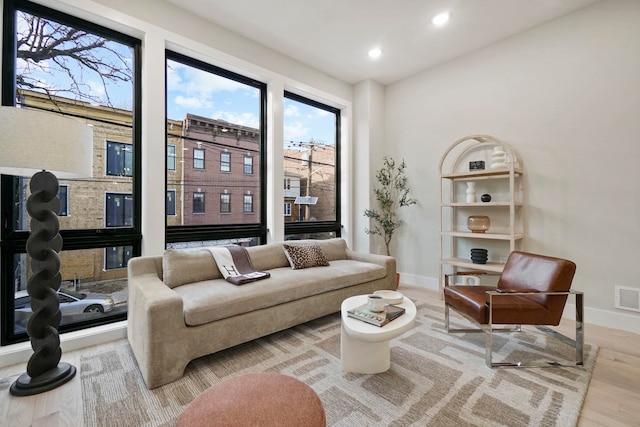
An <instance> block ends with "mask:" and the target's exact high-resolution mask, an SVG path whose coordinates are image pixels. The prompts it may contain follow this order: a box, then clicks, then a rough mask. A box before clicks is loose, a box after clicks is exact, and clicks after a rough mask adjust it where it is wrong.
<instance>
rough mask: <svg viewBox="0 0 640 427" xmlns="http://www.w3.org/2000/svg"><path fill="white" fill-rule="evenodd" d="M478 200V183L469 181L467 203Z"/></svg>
mask: <svg viewBox="0 0 640 427" xmlns="http://www.w3.org/2000/svg"><path fill="white" fill-rule="evenodd" d="M475 202H476V183H475V182H473V181H469V182H467V203H475Z"/></svg>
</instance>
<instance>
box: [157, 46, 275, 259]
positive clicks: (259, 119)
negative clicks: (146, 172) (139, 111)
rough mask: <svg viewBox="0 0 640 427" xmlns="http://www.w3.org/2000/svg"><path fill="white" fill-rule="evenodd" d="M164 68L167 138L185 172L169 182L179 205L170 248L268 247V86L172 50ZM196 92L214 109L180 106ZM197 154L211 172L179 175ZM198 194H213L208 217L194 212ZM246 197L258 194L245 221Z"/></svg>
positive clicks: (189, 171)
mask: <svg viewBox="0 0 640 427" xmlns="http://www.w3.org/2000/svg"><path fill="white" fill-rule="evenodd" d="M165 64H166V68H165V75H166V97H165V98H166V100H167V105H166V138H167V144H171V145H175V146H176V152H177V157H178V160H177V163H178V164H177V165H176V166H177V168H178V169H181V174H179V175H181V176H176V175H178V174H167V178H166V189H167V190H168V189H172V190H173V189H175V190H176V202H177V205H176V210H177V215H176V216H175V217H167V218H168V220H167V228H166V242H167V246H168V247H173V244H177V245H179V246H180V247H184V246H185V245H193V246H197V245H198V244H199V242H201V241H202V239H207V240H209V239H210V240H212V241H218V240H229V239H230V238H232V239H238V240H237V241H238V242H240V241H243V242H244V241H247V242H248V241H251V242H259V243H265V242H266V222H267V211H266V203H265V200H266V187H267V181H266V175H267V172H266V168H265V166H266V158H265V156H264V155H263V154H264V153H265V148H266V135H265V129H266V127H265V121H266V119H267V114H266V108H265V107H266V105H267V92H266V85H265V84H264V83H261V82H259V81H256V80H255V79H253V78H248V77H245V76H242V75H240V74H237V73H235V72H232V71H229V70H225V69H223V68H220V67H216V66H214V65H212V64H209V63H206V62H203V61H200V60H197V59H194V58H190V57H188V56H185V55H183V54H179V53H176V52H172V51H168V50H167V51H166V62H165ZM196 92H197V93H198V94H199V96H201V97H202V98H203V99H204V98H206V99H207V100H208V101H210V102H203V103H184V102H181V100H184V99H188V98H190V97H191V96H193V93H196ZM221 106H224V108H221ZM176 123H178V124H181V125H178V126H176ZM172 124H173V127H172ZM195 148H198V149H204V150H205V151H206V156H207V157H206V159H204V162H201V163H202V166H203V167H204V168H205V170H202V169H195V168H194V167H191V165H189V167H185V168H180V164H179V163H180V160H181V159H180V156H181V153H182V152H185V153H188V154H186V156H187V158H190V157H191V151H192V150H193V149H195ZM245 157H246V159H245ZM188 161H190V160H188ZM205 162H206V163H205ZM194 192H204V193H207V194H209V196H208V200H207V204H208V206H207V208H206V214H194V213H193V212H194V211H193V203H194V200H193V198H192V197H191V195H192V194H193V193H194ZM223 193H224V194H227V196H222V197H221V196H220V194H223ZM245 194H251V195H253V206H252V213H251V214H246V215H245V214H243V209H244V208H243V201H244V195H245ZM212 197H213V198H212ZM227 198H228V199H227ZM231 201H233V203H234V205H233V206H231ZM196 203H197V202H196ZM203 213H204V212H203ZM196 227H197V228H196ZM231 236H232V237H231ZM243 239H246V240H243Z"/></svg>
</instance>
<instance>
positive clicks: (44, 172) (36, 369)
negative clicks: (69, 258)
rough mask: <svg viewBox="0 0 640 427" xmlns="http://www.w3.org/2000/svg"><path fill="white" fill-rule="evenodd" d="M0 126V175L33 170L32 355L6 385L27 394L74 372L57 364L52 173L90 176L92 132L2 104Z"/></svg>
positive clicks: (57, 244)
mask: <svg viewBox="0 0 640 427" xmlns="http://www.w3.org/2000/svg"><path fill="white" fill-rule="evenodd" d="M0 129H1V130H2V146H3V151H2V157H0V173H3V174H6V175H14V176H30V175H32V174H34V173H35V174H34V175H33V177H32V178H31V182H30V184H29V189H30V192H31V194H30V196H29V198H28V200H27V212H28V213H29V216H30V217H31V221H30V230H31V231H30V234H29V238H28V240H27V245H26V250H27V254H28V255H29V258H30V260H29V262H30V264H31V270H32V274H31V277H29V280H28V282H27V292H28V294H29V297H30V301H31V308H32V311H33V314H32V315H31V317H30V318H29V323H28V325H27V334H28V335H29V338H30V341H31V347H32V348H33V355H32V356H31V358H30V359H29V361H28V362H27V372H26V373H24V374H22V375H20V376H19V377H18V379H16V381H15V382H14V383H13V384H12V385H11V388H10V393H11V394H13V395H14V396H31V395H34V394H38V393H43V392H45V391H48V390H52V389H54V388H56V387H58V386H61V385H62V384H65V383H66V382H68V381H69V380H71V379H72V378H73V377H74V376H75V374H76V368H75V367H74V366H72V365H70V364H69V363H60V358H61V357H62V350H61V348H60V336H59V334H58V326H60V319H61V314H60V301H59V300H58V296H57V295H56V291H58V289H60V284H61V281H62V278H61V275H60V257H59V255H58V252H60V250H61V249H62V237H61V236H60V233H59V230H60V224H59V222H58V215H57V214H58V212H59V211H60V200H59V199H58V178H57V177H56V175H58V176H59V177H61V178H83V177H89V176H91V169H92V166H91V164H92V156H93V130H92V128H91V127H89V126H88V125H86V124H84V123H82V122H80V121H78V120H75V119H71V118H68V117H64V116H62V115H59V114H52V113H45V112H42V111H37V110H31V109H28V108H16V107H8V106H7V107H0ZM54 173H55V174H56V175H54ZM14 291H15V289H12V290H11V292H14Z"/></svg>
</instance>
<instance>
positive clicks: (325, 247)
mask: <svg viewBox="0 0 640 427" xmlns="http://www.w3.org/2000/svg"><path fill="white" fill-rule="evenodd" d="M285 243H287V244H289V243H291V244H300V243H305V241H295V242H285ZM317 243H318V244H319V245H320V247H321V249H322V252H323V253H324V255H325V256H326V258H327V260H328V261H329V264H330V265H329V266H325V267H311V268H305V269H295V270H294V269H292V268H291V267H290V266H289V261H288V260H287V257H286V256H285V253H284V250H283V243H270V244H267V245H262V246H254V247H249V248H247V251H248V253H249V256H250V258H251V262H252V264H253V266H254V267H255V269H257V270H261V271H268V272H269V273H270V274H271V277H270V278H268V279H265V280H259V281H256V282H252V283H247V284H244V285H241V286H236V285H233V284H231V283H229V282H227V281H225V280H224V279H223V278H222V276H221V275H220V272H219V271H218V268H217V266H216V264H215V262H214V260H213V257H212V255H211V253H210V252H209V251H207V250H206V249H202V250H196V251H193V250H191V251H185V250H167V251H165V253H164V255H163V256H152V257H139V258H134V259H132V260H131V261H130V262H129V267H128V275H129V315H128V331H127V332H128V339H129V343H130V344H131V347H132V349H133V353H134V355H135V357H136V359H137V361H138V366H139V368H140V371H141V372H142V376H143V377H144V380H145V382H146V384H147V387H148V388H154V387H158V386H161V385H163V384H167V383H170V382H172V381H175V380H177V379H179V378H181V377H182V375H183V374H184V370H185V368H186V366H187V364H188V363H189V361H191V360H193V359H196V358H198V357H201V356H205V355H207V354H211V353H214V352H217V351H220V350H223V349H226V348H229V347H232V346H235V345H238V344H241V343H244V342H247V341H250V340H253V339H256V338H259V337H263V336H265V335H268V334H271V333H274V332H277V331H281V330H283V329H287V328H290V327H292V326H295V325H298V324H300V323H304V322H307V321H309V320H313V319H316V318H318V317H322V316H325V315H327V314H330V313H335V312H338V311H340V304H341V303H342V301H343V300H344V299H345V298H348V297H350V296H353V295H359V294H367V293H371V292H373V291H375V290H378V289H394V288H395V275H396V274H395V273H396V262H395V258H392V257H388V256H382V255H374V254H368V253H358V252H353V251H351V250H349V249H348V248H347V245H346V242H345V241H344V240H343V239H330V240H321V241H317Z"/></svg>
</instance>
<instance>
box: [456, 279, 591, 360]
mask: <svg viewBox="0 0 640 427" xmlns="http://www.w3.org/2000/svg"><path fill="white" fill-rule="evenodd" d="M486 294H487V302H488V304H489V323H487V324H486V325H481V324H478V322H477V321H476V320H474V319H472V318H471V317H469V316H467V315H465V314H464V313H460V312H458V311H457V310H455V308H454V307H451V306H450V305H449V304H446V303H445V309H444V327H445V330H446V332H447V333H451V332H453V333H460V332H462V333H469V332H471V333H474V332H484V333H485V334H486V335H485V337H486V341H485V352H486V353H485V361H486V363H487V366H488V367H490V368H508V367H510V368H551V367H558V366H566V367H575V366H582V365H583V364H584V325H583V322H584V318H583V316H584V293H583V292H581V291H573V290H571V291H567V292H536V293H535V294H536V295H567V296H568V295H574V296H575V300H576V335H575V340H573V339H571V338H569V337H567V336H565V335H563V334H561V333H559V332H557V331H554V330H552V329H549V328H538V329H539V330H540V331H541V332H544V333H546V334H547V335H550V336H552V337H554V338H556V339H561V340H563V341H568V342H570V343H572V346H573V347H575V349H576V360H575V362H569V361H548V362H539V363H528V364H524V363H522V362H493V333H494V332H520V331H521V325H514V326H513V327H505V328H494V327H493V311H492V310H491V307H492V306H493V298H495V297H499V298H508V297H509V296H514V295H531V294H532V293H531V292H509V293H501V292H497V291H486ZM450 308H451V309H453V310H454V311H456V312H457V313H458V314H460V315H461V316H462V317H464V318H466V319H467V320H469V321H471V322H472V323H475V324H477V325H478V326H479V329H472V328H469V329H465V328H458V329H454V328H450V327H449V309H450ZM533 326H535V325H533Z"/></svg>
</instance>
